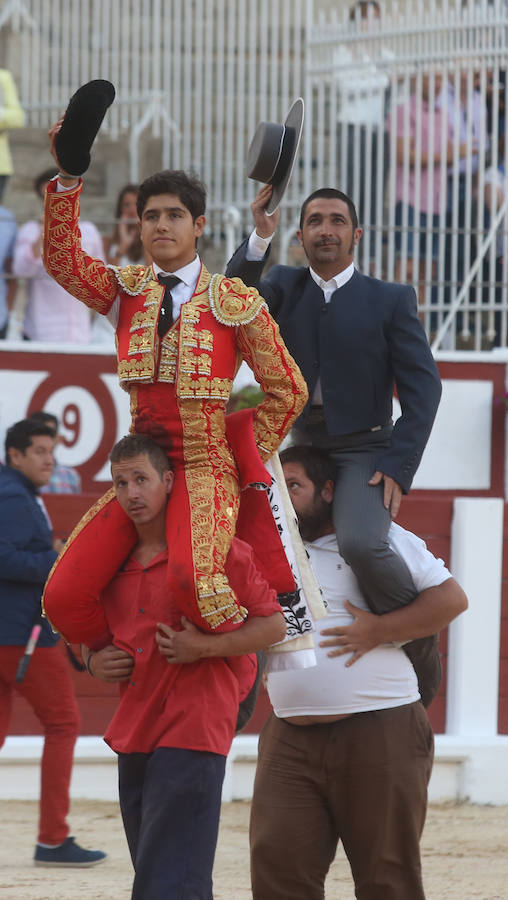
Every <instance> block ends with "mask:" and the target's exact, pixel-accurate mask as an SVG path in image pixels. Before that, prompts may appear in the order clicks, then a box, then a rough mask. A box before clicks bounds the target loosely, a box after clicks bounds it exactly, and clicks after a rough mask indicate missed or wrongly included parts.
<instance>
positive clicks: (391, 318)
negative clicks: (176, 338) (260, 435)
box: [226, 185, 441, 704]
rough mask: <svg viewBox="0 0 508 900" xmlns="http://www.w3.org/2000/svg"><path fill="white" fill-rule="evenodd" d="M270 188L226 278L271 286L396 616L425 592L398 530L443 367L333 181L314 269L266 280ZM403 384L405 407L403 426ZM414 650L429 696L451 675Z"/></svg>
mask: <svg viewBox="0 0 508 900" xmlns="http://www.w3.org/2000/svg"><path fill="white" fill-rule="evenodd" d="M270 195H271V187H270V186H269V185H265V186H263V187H262V188H261V190H260V191H259V193H258V195H257V197H256V199H255V201H254V203H253V204H252V207H251V208H252V212H253V216H254V222H255V225H256V228H255V231H254V232H253V233H252V234H251V236H250V238H249V239H248V240H247V241H245V242H244V243H243V244H242V245H241V246H240V247H239V248H238V250H237V251H236V252H235V254H234V255H233V257H232V259H231V260H230V262H229V264H228V267H227V272H226V274H227V275H228V276H230V277H231V276H239V277H240V278H241V279H242V280H243V281H245V283H246V284H249V285H252V286H255V287H257V288H258V289H259V291H260V293H261V294H262V296H263V297H264V298H265V299H266V301H267V303H268V306H269V309H270V312H271V314H272V316H273V317H274V318H275V319H276V321H277V322H278V324H279V327H280V330H281V334H282V337H283V339H284V341H285V343H286V345H287V347H288V349H289V352H290V353H291V354H292V356H293V357H294V359H295V360H296V362H297V363H298V365H299V366H300V369H301V371H302V374H303V376H304V378H305V380H306V382H307V386H308V389H309V401H308V403H307V406H306V408H305V410H304V412H303V414H302V415H301V417H300V419H299V420H298V421H297V429H298V440H299V441H300V442H304V443H311V444H313V445H315V446H319V447H322V448H323V449H326V450H329V451H330V452H331V453H332V455H333V457H334V459H335V461H336V464H337V481H336V489H335V498H334V523H335V529H336V533H337V539H338V542H339V548H340V552H341V555H342V556H343V557H344V559H345V560H346V561H347V562H348V563H349V565H350V566H351V567H352V569H353V571H354V573H355V575H356V576H357V578H358V581H359V583H360V585H361V587H362V590H363V592H364V594H365V597H366V599H367V602H368V603H369V606H370V607H371V609H372V610H373V611H374V612H377V613H383V612H387V611H389V610H391V609H394V608H395V607H397V606H400V605H404V604H405V603H408V602H411V600H412V599H414V597H415V596H416V591H415V587H414V584H413V580H412V578H411V575H410V573H409V570H408V569H407V566H406V565H405V563H404V562H403V561H402V560H401V559H400V558H398V557H397V556H396V555H395V554H394V553H393V551H392V550H391V549H390V547H389V544H388V540H387V533H388V528H389V525H390V521H391V517H393V518H395V516H396V515H397V513H398V510H399V506H400V502H401V498H402V495H403V494H404V493H407V492H408V491H409V489H410V487H411V483H412V480H413V477H414V474H415V472H416V470H417V468H418V465H419V463H420V459H421V456H422V453H423V450H424V448H425V445H426V443H427V440H428V438H429V435H430V431H431V428H432V424H433V421H434V417H435V415H436V411H437V407H438V404H439V399H440V396H441V382H440V379H439V374H438V371H437V367H436V364H435V362H434V359H433V357H432V354H431V351H430V347H429V344H428V341H427V338H426V336H425V333H424V330H423V328H422V326H421V323H420V321H419V319H418V315H417V302H416V295H415V292H414V290H413V288H411V287H407V286H404V285H398V284H389V283H387V282H383V281H378V280H376V279H374V278H369V277H367V276H365V275H362V274H361V273H360V272H358V270H357V269H355V266H354V262H353V258H354V250H355V246H356V245H357V244H358V242H359V241H360V238H361V236H362V230H361V228H359V227H358V218H357V215H356V210H355V207H354V204H353V203H352V201H351V200H350V198H349V197H348V196H347V195H346V194H344V193H342V192H341V191H338V190H336V189H335V188H322V189H320V190H318V191H315V192H314V193H313V194H311V195H310V196H309V197H308V198H307V199H306V200H305V201H304V203H303V206H302V210H301V217H300V229H299V231H298V232H297V236H298V239H299V241H300V243H301V245H302V246H303V249H304V250H305V253H306V256H307V259H308V261H309V266H308V267H299V268H293V267H290V266H274V267H273V268H272V269H270V271H269V272H268V275H267V277H266V278H264V279H262V271H263V267H264V264H265V262H266V259H267V256H268V248H269V243H270V241H271V238H272V236H273V234H274V232H275V229H276V227H277V223H278V218H279V216H278V213H277V212H276V213H274V214H273V215H272V216H268V215H267V214H266V212H265V207H266V205H267V203H268V200H269V198H270ZM394 387H396V388H397V392H398V398H399V401H400V405H401V409H402V415H401V416H400V418H399V419H398V420H397V422H396V424H395V426H393V425H392V398H393V391H394ZM408 647H409V650H408V655H410V657H411V659H412V661H413V663H414V664H415V668H416V669H417V674H418V675H419V684H420V691H421V693H422V699H423V700H424V702H425V703H426V704H428V703H429V702H430V700H431V699H432V696H433V695H434V693H435V691H436V690H437V687H438V685H439V680H440V664H439V657H438V654H437V647H436V641H435V640H433V639H425V642H424V644H423V646H419V647H418V648H416V646H415V645H408ZM416 651H417V655H416ZM412 652H413V656H414V658H413V656H412V655H411V653H412Z"/></svg>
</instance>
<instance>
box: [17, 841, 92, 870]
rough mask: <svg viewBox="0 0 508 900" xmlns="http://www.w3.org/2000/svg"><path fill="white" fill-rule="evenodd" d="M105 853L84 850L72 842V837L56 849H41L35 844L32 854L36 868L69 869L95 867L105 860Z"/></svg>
mask: <svg viewBox="0 0 508 900" xmlns="http://www.w3.org/2000/svg"><path fill="white" fill-rule="evenodd" d="M106 855H107V854H106V853H103V852H102V850H84V849H83V847H80V846H79V844H76V843H75V842H74V838H73V837H68V838H67V840H65V841H64V842H63V844H59V845H58V847H41V845H40V844H37V845H36V847H35V853H34V864H35V865H36V866H68V867H69V868H70V867H72V866H74V868H76V869H78V868H85V867H86V866H96V865H97V864H98V863H101V862H102V861H103V860H104V859H106Z"/></svg>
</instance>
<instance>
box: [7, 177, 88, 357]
mask: <svg viewBox="0 0 508 900" xmlns="http://www.w3.org/2000/svg"><path fill="white" fill-rule="evenodd" d="M54 175H56V169H54V168H53V169H47V170H46V171H44V172H41V174H40V175H38V176H37V178H36V179H35V181H34V190H35V193H36V194H37V196H38V197H39V199H40V201H41V204H42V203H43V202H44V192H45V190H46V185H47V183H48V181H50V179H51V178H53V177H54ZM41 221H42V215H41V220H39V221H35V220H32V221H30V222H26V223H25V225H23V226H22V227H21V228H20V229H19V232H18V237H17V240H16V244H15V247H14V262H13V272H14V274H15V275H16V276H17V277H19V278H28V279H29V283H28V290H27V294H28V301H27V307H26V312H25V318H24V323H23V337H24V338H25V339H26V340H30V341H55V342H58V343H65V344H70V343H72V344H88V343H89V341H90V336H91V319H90V313H89V311H88V310H87V309H86V307H84V306H83V304H82V303H79V301H78V300H76V299H75V298H74V297H72V296H71V294H68V293H67V291H66V290H64V288H62V287H60V285H58V284H56V282H55V281H54V280H53V279H52V278H51V277H50V275H48V273H47V272H46V269H45V268H44V264H43V262H42V256H41V248H42V224H41ZM79 226H80V229H81V235H82V241H83V247H84V249H85V252H86V253H89V254H90V256H93V257H98V258H100V259H104V250H103V246H102V238H101V236H100V234H99V232H98V230H97V228H96V227H95V225H92V223H91V222H85V221H83V220H82V219H80V222H79Z"/></svg>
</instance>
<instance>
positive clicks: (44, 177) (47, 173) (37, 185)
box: [34, 168, 58, 197]
mask: <svg viewBox="0 0 508 900" xmlns="http://www.w3.org/2000/svg"><path fill="white" fill-rule="evenodd" d="M57 173H58V169H55V168H52V169H44V172H40V173H39V175H36V176H35V178H34V191H35V193H36V194H37V196H38V197H40V196H41V188H42V187H43V185H45V184H47V183H48V181H51V179H52V178H54V177H55V175H56V174H57Z"/></svg>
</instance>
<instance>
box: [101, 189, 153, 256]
mask: <svg viewBox="0 0 508 900" xmlns="http://www.w3.org/2000/svg"><path fill="white" fill-rule="evenodd" d="M137 199H138V188H137V185H135V184H126V185H125V186H124V187H123V188H122V190H121V191H120V193H119V194H118V197H117V201H116V208H115V220H116V224H115V228H114V231H113V234H112V235H111V237H110V238H106V239H105V241H104V245H105V247H106V254H107V260H108V263H111V265H113V266H130V265H138V264H139V265H145V252H144V250H143V244H142V243H141V231H140V227H139V219H138V213H137V209H136V201H137Z"/></svg>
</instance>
